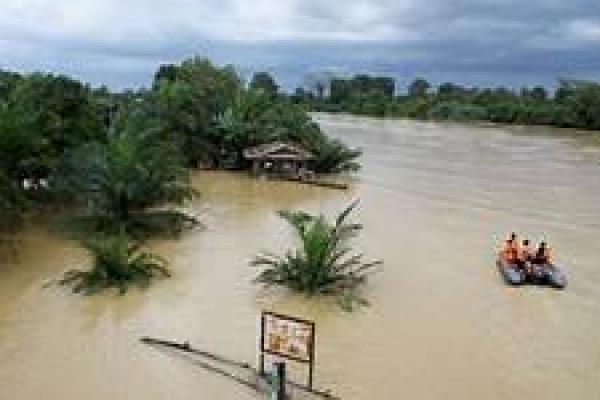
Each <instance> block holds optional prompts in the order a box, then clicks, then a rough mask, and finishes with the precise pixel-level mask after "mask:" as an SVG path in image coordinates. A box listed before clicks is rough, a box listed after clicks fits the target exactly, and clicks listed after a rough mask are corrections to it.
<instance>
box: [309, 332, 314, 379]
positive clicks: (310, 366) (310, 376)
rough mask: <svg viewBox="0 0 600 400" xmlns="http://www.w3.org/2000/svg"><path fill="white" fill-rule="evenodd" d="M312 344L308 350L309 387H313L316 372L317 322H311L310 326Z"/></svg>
mask: <svg viewBox="0 0 600 400" xmlns="http://www.w3.org/2000/svg"><path fill="white" fill-rule="evenodd" d="M310 331H311V333H310V337H311V340H310V345H309V349H308V351H309V352H310V364H309V365H308V389H309V390H312V388H313V375H314V373H315V371H314V370H315V324H314V323H311V326H310Z"/></svg>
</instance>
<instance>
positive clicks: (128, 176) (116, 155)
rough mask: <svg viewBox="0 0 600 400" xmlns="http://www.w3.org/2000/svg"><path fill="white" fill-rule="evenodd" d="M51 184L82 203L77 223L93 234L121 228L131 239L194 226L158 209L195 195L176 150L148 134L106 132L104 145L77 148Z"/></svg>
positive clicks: (177, 216) (193, 221)
mask: <svg viewBox="0 0 600 400" xmlns="http://www.w3.org/2000/svg"><path fill="white" fill-rule="evenodd" d="M56 181H57V186H58V187H60V188H62V189H64V190H63V191H64V192H65V193H66V194H68V195H70V196H72V198H76V199H79V200H80V201H81V202H82V203H84V204H87V206H88V211H87V214H86V216H85V218H82V219H81V220H82V221H83V222H84V225H86V226H87V227H88V228H91V230H93V231H98V232H102V233H114V232H116V231H117V230H118V229H121V227H122V226H125V227H126V230H127V232H129V233H131V234H134V235H135V236H147V235H148V234H152V233H159V232H161V231H165V230H166V231H168V232H169V233H174V232H177V231H178V230H180V228H182V227H184V226H185V225H189V224H193V223H195V222H196V221H195V220H194V219H193V218H189V217H187V216H186V215H184V214H182V213H180V212H177V211H171V210H164V209H162V208H160V207H163V206H165V205H167V204H170V203H174V204H179V203H182V202H183V201H185V200H186V199H190V198H192V197H194V196H195V195H196V192H195V190H194V189H193V188H192V187H191V186H190V184H189V181H188V172H187V170H186V168H185V166H184V161H183V158H182V156H181V154H180V153H179V151H178V149H177V148H176V146H175V145H174V144H173V143H168V142H166V141H164V140H161V139H158V138H157V137H156V135H154V134H153V133H152V132H141V133H137V132H130V131H123V132H119V133H112V134H110V135H109V137H108V139H107V141H106V143H92V144H88V145H86V146H84V147H82V148H81V149H79V150H78V151H76V152H75V153H74V154H72V155H71V157H70V158H69V159H68V161H67V162H66V163H65V166H64V167H63V168H62V170H60V171H59V173H58V174H57V177H56ZM90 225H91V226H90Z"/></svg>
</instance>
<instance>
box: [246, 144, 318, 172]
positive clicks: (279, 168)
mask: <svg viewBox="0 0 600 400" xmlns="http://www.w3.org/2000/svg"><path fill="white" fill-rule="evenodd" d="M244 158H245V159H246V160H249V161H251V162H252V171H253V172H254V173H255V174H257V175H260V174H265V175H277V176H285V177H299V176H301V175H302V174H304V173H306V172H307V171H309V164H310V161H311V160H313V159H314V158H315V157H314V155H313V154H312V153H311V152H310V151H308V150H306V149H305V148H303V147H302V146H300V145H297V144H291V143H284V142H273V143H267V144H263V145H260V146H256V147H251V148H248V149H246V150H244Z"/></svg>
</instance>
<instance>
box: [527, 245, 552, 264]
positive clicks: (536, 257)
mask: <svg viewBox="0 0 600 400" xmlns="http://www.w3.org/2000/svg"><path fill="white" fill-rule="evenodd" d="M531 262H532V264H535V265H552V253H551V251H550V247H548V244H547V243H546V242H541V243H540V246H539V247H538V249H537V251H536V252H535V254H533V257H532V261H531Z"/></svg>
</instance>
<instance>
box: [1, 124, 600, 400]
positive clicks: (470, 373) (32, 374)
mask: <svg viewBox="0 0 600 400" xmlns="http://www.w3.org/2000/svg"><path fill="white" fill-rule="evenodd" d="M315 118H316V119H317V120H318V121H319V122H320V123H321V125H322V126H323V128H324V129H325V130H326V131H328V132H329V133H331V134H333V135H336V136H339V137H343V138H344V139H345V140H347V141H349V142H350V143H352V144H353V145H356V146H360V147H362V148H363V149H364V170H363V171H362V172H361V173H360V174H359V177H358V179H357V181H356V183H355V184H354V186H353V188H352V190H351V191H350V192H339V191H335V190H330V189H324V188H316V187H310V186H305V185H295V184H293V183H289V182H263V181H256V180H253V179H251V178H249V177H248V176H246V175H245V174H228V173H212V172H211V173H198V174H196V175H195V177H194V180H195V183H196V184H197V186H198V188H199V189H200V190H201V192H202V198H201V199H199V200H197V201H196V202H194V203H193V204H190V205H189V208H190V209H191V210H192V211H194V212H196V213H198V214H200V215H201V216H202V219H203V220H204V221H205V223H206V224H207V229H205V230H197V231H194V232H190V233H188V234H186V235H184V236H183V237H182V238H181V239H180V240H177V241H159V242H156V243H153V244H152V247H153V248H154V249H155V250H156V251H157V252H159V253H161V254H163V255H166V256H168V257H169V258H170V259H171V261H172V269H173V271H174V277H173V278H172V279H169V280H164V281H157V282H156V283H155V284H154V285H153V286H152V287H151V288H150V289H149V290H147V291H139V290H135V289H133V290H131V291H130V292H129V293H128V294H127V295H126V296H123V297H120V296H118V295H115V294H114V293H106V294H103V295H100V296H95V297H89V298H82V297H80V296H77V295H72V294H71V293H69V292H68V291H67V290H65V289H64V288H57V287H54V286H52V287H50V288H47V289H44V288H43V286H44V283H45V282H47V281H48V280H49V279H53V278H56V277H57V276H59V275H60V273H61V271H63V270H65V269H69V268H73V267H80V266H81V265H84V264H85V263H86V255H85V252H83V251H82V250H81V249H80V248H79V247H78V246H77V244H76V243H72V242H69V241H66V240H64V239H61V238H57V237H56V236H54V235H51V234H48V233H46V231H45V230H43V229H42V228H38V227H35V226H34V227H30V228H28V229H27V230H26V231H25V232H24V234H23V235H22V237H20V238H19V242H18V243H19V247H20V252H19V256H18V257H17V258H6V257H4V258H2V265H1V266H0V270H1V271H0V274H1V279H0V360H1V361H0V398H1V399H11V400H12V399H15V400H20V399H23V400H30V399H31V400H33V399H36V400H39V399H50V400H54V399H56V400H58V399H61V400H62V399H71V398H84V399H89V400H104V399H140V400H141V399H144V400H153V399H157V400H158V399H167V398H168V399H173V400H179V399H181V400H184V399H185V400H188V399H195V398H203V399H256V395H255V394H254V393H252V392H250V391H249V390H247V389H245V388H244V387H240V386H236V385H235V384H233V383H231V382H230V381H227V380H225V378H222V377H219V376H215V375H211V374H210V373H208V372H206V371H204V370H202V369H200V368H195V367H194V366H193V365H192V364H190V363H189V362H187V361H186V360H184V359H182V358H178V357H169V356H168V355H167V354H165V353H164V352H157V351H154V350H153V349H149V348H147V347H144V346H143V345H141V344H139V343H138V342H137V339H138V338H139V337H140V336H143V335H150V336H156V337H165V338H172V339H180V340H190V341H191V342H192V344H194V345H196V346H198V347H201V348H207V349H211V350H213V351H216V352H218V353H222V354H226V355H228V356H231V357H233V358H236V359H240V360H248V361H254V360H255V359H256V349H257V337H256V335H257V332H258V326H257V322H258V316H259V313H260V310H261V309H272V310H274V311H279V312H283V313H292V314H295V315H298V316H300V317H304V318H308V319H312V320H315V321H316V323H317V339H316V340H317V371H316V372H317V374H316V377H317V383H318V385H319V386H325V387H331V388H333V389H334V391H335V392H336V393H339V394H340V395H342V397H343V398H345V399H395V398H399V397H407V398H415V399H440V398H444V399H465V398H482V399H523V398H527V397H532V398H533V397H536V398H545V399H565V398H588V399H591V398H598V397H600V383H599V382H598V379H597V378H598V375H597V374H598V371H600V342H598V340H597V337H598V332H600V317H599V316H600V290H598V285H600V270H599V269H598V256H599V255H600V252H599V251H598V243H599V242H600V201H599V200H600V179H598V177H599V176H600V151H599V149H600V146H598V143H597V141H596V139H594V138H595V136H592V135H593V134H589V133H574V132H572V131H564V130H563V131H557V130H552V129H549V128H523V127H511V128H506V127H493V126H492V127H490V126H485V127H482V126H479V127H478V126H470V127H469V126H463V125H457V124H435V123H419V122H407V121H378V120H372V119H364V118H355V117H343V116H328V115H317V116H316V117H315ZM354 197H360V198H361V200H362V202H361V207H360V209H359V211H358V213H357V215H358V216H359V218H360V220H361V222H363V223H364V224H365V230H364V235H363V236H362V238H360V239H359V241H360V243H359V245H360V247H361V248H363V249H364V250H365V252H366V253H367V255H369V256H373V257H377V258H382V259H384V260H385V262H386V264H385V266H384V270H383V272H382V273H380V274H379V275H376V276H374V277H373V279H372V280H371V282H370V284H369V285H368V287H367V288H366V289H365V296H366V297H368V298H369V299H370V300H371V302H372V306H371V307H370V308H367V309H365V310H363V311H360V312H357V313H352V314H347V313H343V312H340V310H339V309H338V308H337V306H336V305H335V304H334V302H329V301H317V300H314V299H306V298H304V297H302V296H292V295H289V294H288V293H286V292H285V291H283V290H270V291H263V290H260V289H259V288H256V287H254V286H253V285H252V283H251V280H252V278H253V277H254V276H255V271H254V270H253V269H252V268H251V267H248V261H249V260H250V259H251V258H252V257H253V256H254V255H255V254H256V253H257V251H259V250H274V251H280V250H281V249H283V248H285V247H286V246H288V245H289V244H290V243H291V240H292V238H291V232H290V231H289V229H288V228H287V227H286V225H285V224H284V223H283V222H282V221H281V220H280V219H279V218H278V217H277V216H276V215H275V211H277V210H279V209H283V208H293V209H294V208H302V209H307V210H312V211H324V212H326V213H331V214H333V213H334V212H335V211H338V210H339V209H341V208H342V207H343V206H345V205H346V204H347V203H348V202H349V201H351V199H353V198H354ZM511 230H518V231H519V232H523V233H524V234H525V233H526V234H527V235H528V236H529V237H530V238H531V239H533V240H540V239H542V238H545V239H548V240H549V241H550V243H551V244H552V245H554V247H555V248H556V252H557V256H558V259H559V261H560V262H561V263H562V264H564V265H565V266H567V269H568V271H569V272H570V278H571V282H570V286H569V288H568V289H567V290H566V291H564V292H557V291H552V290H547V289H540V288H525V289H511V288H507V287H505V286H503V285H502V283H501V282H500V280H499V278H498V276H497V272H496V271H495V270H494V268H493V265H492V262H493V257H494V251H495V249H494V247H495V245H496V242H497V241H498V240H500V238H501V237H503V235H505V234H506V232H508V231H511Z"/></svg>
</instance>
